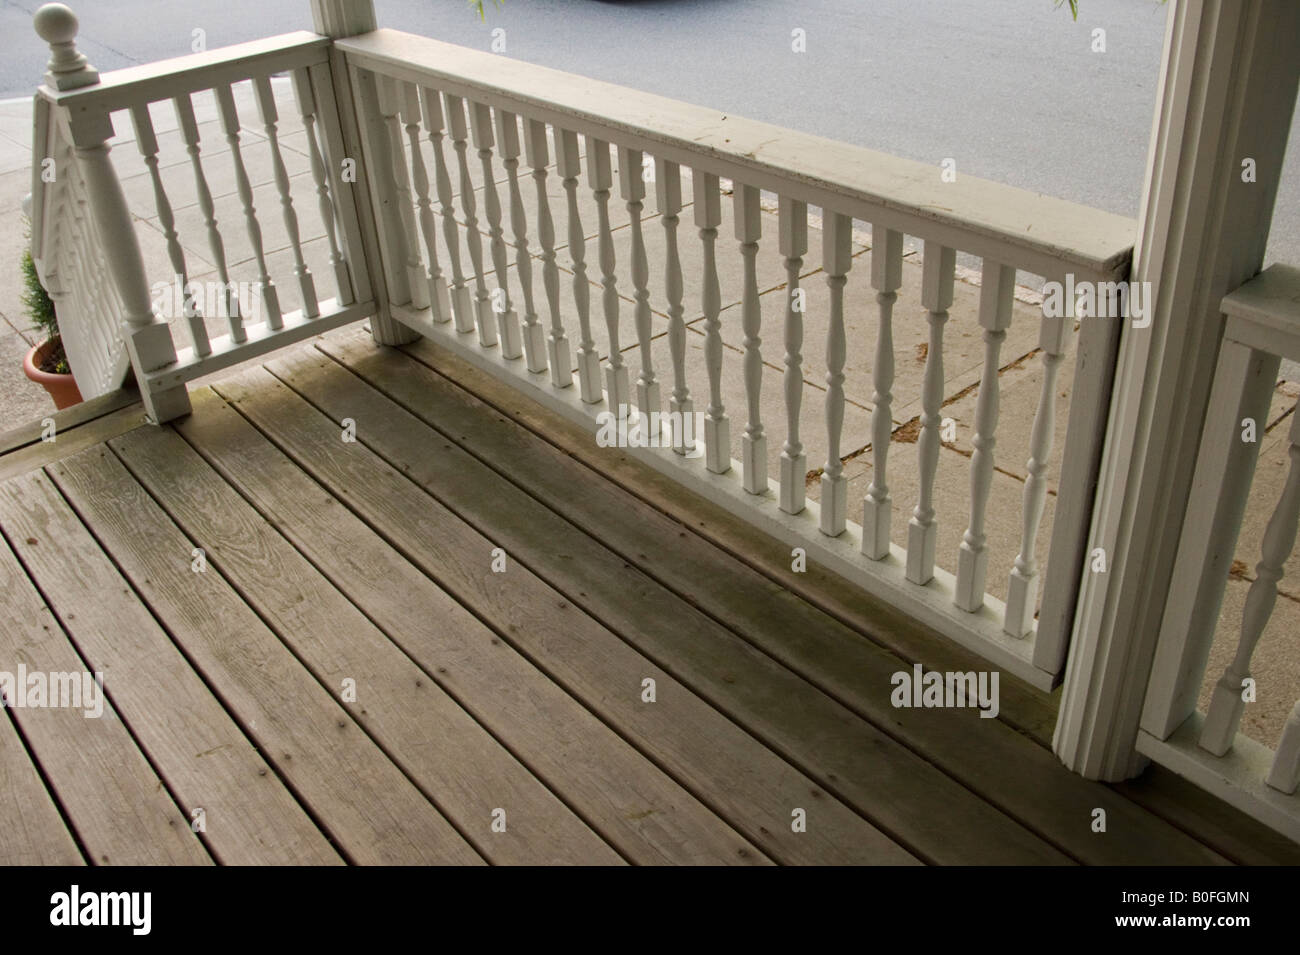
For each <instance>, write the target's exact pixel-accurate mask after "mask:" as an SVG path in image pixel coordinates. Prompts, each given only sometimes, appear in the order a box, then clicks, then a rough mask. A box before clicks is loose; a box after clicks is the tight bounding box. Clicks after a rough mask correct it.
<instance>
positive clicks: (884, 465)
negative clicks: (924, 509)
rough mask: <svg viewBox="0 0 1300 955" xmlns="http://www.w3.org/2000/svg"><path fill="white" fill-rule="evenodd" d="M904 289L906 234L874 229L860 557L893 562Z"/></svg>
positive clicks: (872, 239)
mask: <svg viewBox="0 0 1300 955" xmlns="http://www.w3.org/2000/svg"><path fill="white" fill-rule="evenodd" d="M902 284H903V234H902V233H901V232H895V231H893V230H892V229H885V228H882V227H881V226H879V225H873V226H872V227H871V286H872V288H874V289H875V290H876V309H877V312H878V314H879V318H880V323H879V327H878V329H877V331H876V359H875V364H874V366H873V367H872V369H871V386H872V395H871V404H872V407H871V484H870V485H869V486H868V487H867V496H866V497H865V498H864V499H863V501H862V553H863V554H865V555H866V556H868V557H870V558H871V559H872V560H880V559H882V558H884V557H888V556H889V535H890V530H891V528H890V524H891V520H892V517H893V507H894V502H893V500H892V499H891V498H890V496H889V470H888V467H889V442H890V440H891V438H892V435H893V433H894V395H893V387H894V302H895V301H897V299H898V287H899V286H900V285H902Z"/></svg>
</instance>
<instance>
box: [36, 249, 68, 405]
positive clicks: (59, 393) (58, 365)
mask: <svg viewBox="0 0 1300 955" xmlns="http://www.w3.org/2000/svg"><path fill="white" fill-rule="evenodd" d="M22 272H23V294H22V303H23V309H24V310H25V311H26V312H27V317H28V318H30V319H31V321H32V329H33V330H34V331H36V332H39V333H40V341H38V342H37V343H36V344H35V345H33V346H32V349H31V350H30V351H29V352H28V353H27V354H26V355H25V356H24V357H23V373H24V374H26V375H27V377H28V378H30V379H31V380H32V381H34V382H36V383H37V384H38V385H41V386H42V387H44V389H45V390H46V391H47V392H49V395H50V398H51V399H52V400H53V401H54V407H56V408H60V409H61V408H67V407H70V406H71V405H75V404H77V403H79V402H80V401H81V392H80V391H78V390H77V383H76V381H74V380H73V378H72V369H70V368H69V367H68V357H67V355H66V354H64V351H63V340H62V338H61V337H60V336H59V318H58V315H57V314H56V313H55V310H54V300H53V299H52V298H50V294H49V293H48V292H47V291H45V286H43V285H41V277H40V276H39V275H37V274H36V263H35V261H33V259H32V251H31V249H30V248H26V247H24V248H23V257H22Z"/></svg>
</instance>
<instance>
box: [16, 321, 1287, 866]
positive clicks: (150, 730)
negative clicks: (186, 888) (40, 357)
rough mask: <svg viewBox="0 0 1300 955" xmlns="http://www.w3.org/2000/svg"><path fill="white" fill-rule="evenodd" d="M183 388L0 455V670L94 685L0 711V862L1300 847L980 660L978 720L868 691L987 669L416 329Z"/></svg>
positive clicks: (1160, 859)
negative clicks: (1059, 738)
mask: <svg viewBox="0 0 1300 955" xmlns="http://www.w3.org/2000/svg"><path fill="white" fill-rule="evenodd" d="M193 400H194V414H193V415H192V416H190V417H189V418H187V419H184V420H182V421H179V422H177V423H176V424H175V426H165V427H152V426H147V425H145V426H142V425H141V421H140V410H139V406H138V405H127V406H125V407H118V408H115V407H114V405H115V404H117V405H121V404H122V403H123V401H122V400H117V401H114V402H108V403H105V402H102V401H101V402H100V403H99V404H98V405H96V406H92V407H90V408H84V409H81V410H79V411H76V412H74V413H73V414H71V415H70V416H65V417H64V418H63V419H62V421H61V424H60V431H59V433H58V436H57V440H55V441H54V442H53V443H47V442H41V441H40V440H39V437H38V436H36V434H35V432H33V431H30V430H28V431H24V432H21V433H19V434H17V435H11V436H10V437H9V439H8V442H7V443H8V445H9V447H8V448H7V449H6V453H4V454H3V456H0V477H3V478H4V479H5V480H4V481H3V483H2V484H0V528H2V529H3V537H4V541H3V543H0V617H2V619H0V671H7V672H16V671H17V668H18V666H19V665H20V664H22V665H24V666H25V667H26V669H27V672H28V673H32V672H40V673H51V672H81V671H87V670H89V671H101V672H102V673H103V674H104V677H103V681H104V691H105V695H106V697H107V702H106V704H105V707H104V712H103V716H102V717H101V718H98V719H88V718H85V716H84V715H83V713H82V711H80V710H77V709H73V708H68V707H63V708H56V707H47V708H10V709H8V710H6V711H5V713H4V714H3V716H0V769H2V770H3V773H2V775H3V779H4V785H3V786H0V861H2V862H6V863H70V864H77V863H82V862H87V863H92V864H102V863H117V864H132V863H143V864H149V863H186V864H189V863H194V864H206V863H211V862H217V863H250V864H267V863H343V862H347V863H461V864H477V863H482V862H488V863H493V864H509V863H597V864H603V863H608V864H619V863H623V862H631V863H638V864H645V863H649V864H654V863H687V864H692V863H727V864H750V865H754V864H768V863H792V864H798V863H828V864H834V863H882V864H911V863H916V862H924V863H957V864H961V863H994V864H1010V863H1027V864H1068V863H1073V862H1085V863H1148V864H1215V863H1224V862H1249V863H1259V862H1288V863H1295V862H1297V861H1300V851H1297V847H1296V846H1294V845H1293V844H1291V843H1289V842H1287V841H1286V840H1284V839H1281V838H1280V837H1277V836H1274V835H1273V834H1272V833H1270V832H1268V831H1267V830H1264V829H1263V828H1262V827H1260V826H1258V825H1257V824H1255V823H1253V822H1251V821H1250V820H1247V819H1246V818H1245V817H1243V816H1240V815H1239V814H1236V813H1235V812H1234V811H1232V810H1230V809H1227V808H1226V807H1224V806H1222V805H1220V804H1219V803H1217V802H1215V801H1214V800H1211V799H1209V798H1208V797H1205V796H1203V795H1201V794H1200V793H1199V792H1198V791H1195V790H1192V789H1190V788H1189V787H1187V786H1186V785H1184V784H1182V783H1181V781H1179V780H1177V779H1176V778H1174V777H1172V776H1169V775H1168V774H1160V773H1156V774H1154V775H1152V776H1150V777H1148V778H1144V779H1143V780H1142V781H1140V782H1137V783H1131V784H1127V785H1125V786H1121V787H1110V786H1104V785H1100V784H1096V783H1090V782H1087V781H1085V780H1082V779H1079V778H1078V777H1075V776H1072V775H1071V774H1069V773H1068V772H1066V771H1065V770H1064V769H1063V768H1062V767H1061V766H1060V765H1059V764H1058V763H1057V761H1056V759H1055V757H1053V755H1052V754H1051V752H1050V749H1049V748H1048V746H1047V745H1046V742H1047V740H1048V739H1050V733H1051V723H1052V715H1053V712H1054V701H1053V699H1052V698H1049V697H1048V696H1046V695H1044V694H1040V693H1038V692H1037V691H1034V690H1032V689H1030V688H1028V687H1027V686H1025V685H1023V684H1019V683H1018V682H1016V681H1015V680H1014V679H1013V678H1011V677H1009V676H1008V675H1006V674H1003V675H1002V683H1001V713H1000V715H999V718H998V719H980V718H979V717H978V715H977V712H976V711H975V710H970V709H967V710H952V709H930V710H926V709H895V708H893V707H892V706H891V705H890V702H889V696H890V692H891V690H892V685H891V682H890V677H891V675H892V674H893V673H895V672H897V671H899V670H909V669H910V667H911V664H912V663H913V662H914V661H916V662H922V663H923V664H924V665H925V666H926V667H927V668H929V669H950V670H951V669H959V670H979V669H984V667H983V666H981V664H980V663H979V661H977V660H975V659H974V658H972V657H970V656H967V655H965V654H964V652H963V651H960V650H959V649H957V648H954V647H952V646H950V645H948V644H946V643H944V642H943V641H941V640H938V639H937V638H934V637H932V636H931V635H929V634H928V633H925V632H922V631H920V630H918V629H917V628H916V627H915V626H913V625H911V624H910V623H909V622H908V621H906V620H900V619H898V618H897V617H895V616H894V615H891V614H890V613H889V612H888V611H887V610H884V609H882V608H880V607H878V606H875V605H872V604H870V603H868V602H866V601H865V600H864V599H863V598H861V597H860V596H858V595H856V594H854V593H853V592H852V590H851V589H850V588H848V587H847V586H846V585H843V584H841V583H839V582H837V581H836V580H835V579H833V578H830V577H829V576H828V575H825V574H823V573H821V572H820V571H819V570H818V569H817V568H810V570H809V572H808V573H807V574H799V575H795V574H792V573H790V569H789V553H788V551H787V550H785V549H784V548H782V547H781V546H780V545H778V544H776V543H775V542H772V541H769V540H766V539H765V538H762V537H760V536H758V535H757V534H756V533H755V532H753V531H751V530H749V529H748V528H746V527H744V526H743V525H740V524H739V523H738V522H735V521H733V520H731V519H729V518H727V517H725V516H723V515H722V514H721V512H720V511H718V510H717V509H715V508H712V506H711V505H708V504H706V503H704V502H701V501H698V500H695V499H693V498H689V497H688V496H687V495H686V494H685V493H684V492H681V491H677V490H675V489H674V488H673V487H671V486H670V485H668V484H667V483H666V482H665V481H664V480H663V479H662V478H660V477H658V476H657V475H655V474H654V473H653V472H651V471H650V470H649V469H648V468H644V467H642V466H640V465H638V464H636V463H635V462H632V461H630V460H627V459H626V458H624V457H623V456H622V455H621V454H619V453H618V452H616V451H613V450H607V449H599V448H597V447H596V446H595V442H594V440H593V436H592V435H591V434H590V433H586V434H584V433H582V432H581V431H579V430H578V429H576V428H574V427H572V426H570V425H567V424H565V423H563V422H561V421H559V420H558V419H555V418H553V417H551V416H549V415H547V414H546V413H545V412H543V411H541V410H539V409H537V408H535V407H532V406H528V405H526V402H525V400H524V399H522V398H516V397H515V396H514V395H512V394H511V393H509V392H507V391H506V390H504V389H503V388H502V387H501V386H499V385H496V384H495V383H493V382H491V381H489V380H488V379H486V378H484V377H483V376H481V375H480V374H478V373H477V372H475V371H473V370H471V369H469V368H468V367H467V366H464V365H463V364H460V363H458V362H457V361H456V360H455V359H453V358H451V357H450V356H448V355H447V354H446V353H444V352H442V351H440V350H439V349H437V348H436V347H434V346H432V345H431V344H428V343H423V342H422V343H418V344H416V345H412V346H408V347H407V348H405V349H402V350H396V349H380V348H377V347H375V346H374V345H372V344H371V343H370V339H369V336H368V334H367V333H366V331H365V330H364V329H361V328H352V329H345V330H342V331H340V332H338V333H334V334H332V335H329V336H326V337H324V338H322V339H318V340H316V341H314V342H312V343H309V345H307V346H303V347H299V348H297V349H296V350H293V351H291V352H288V353H281V354H280V355H277V356H273V358H272V359H271V360H268V361H267V362H266V364H265V366H258V367H253V368H251V369H248V370H245V371H243V372H240V373H238V374H235V375H233V376H231V377H229V378H227V379H225V380H224V381H222V382H220V383H217V384H215V385H213V386H212V387H210V388H199V389H195V391H194V393H193ZM345 419H352V421H353V422H354V423H355V436H356V439H355V441H350V442H349V441H344V440H343V431H344V428H345ZM592 465H599V466H600V471H599V472H598V471H596V470H594V469H593V467H592ZM633 492H635V493H633ZM199 548H201V549H202V555H201V559H200V556H199V555H198V553H197V550H196V549H199ZM496 548H500V549H501V550H500V551H496V552H495V554H494V551H495V549H496ZM502 557H504V572H498V571H500V570H501V566H502V565H501V560H500V558H502ZM494 562H495V563H496V568H495V569H494ZM646 680H653V681H654V698H653V702H651V701H649V699H648V692H647V690H646V689H645V687H646V683H645V681H646ZM1097 808H1101V809H1104V810H1105V812H1106V831H1105V832H1104V833H1098V832H1094V831H1093V827H1092V823H1093V818H1094V810H1095V809H1097ZM197 810H202V812H201V813H198V812H197ZM797 810H803V815H804V817H805V818H806V831H795V827H793V826H792V822H793V821H794V819H795V817H796V816H797V815H798V813H797ZM196 820H201V822H202V825H201V826H199V825H198V824H197V823H196ZM501 828H504V831H497V830H499V829H501ZM196 829H201V830H202V831H195V830H196Z"/></svg>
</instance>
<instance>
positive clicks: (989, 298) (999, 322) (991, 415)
mask: <svg viewBox="0 0 1300 955" xmlns="http://www.w3.org/2000/svg"><path fill="white" fill-rule="evenodd" d="M982 283H983V284H982V287H981V288H980V325H981V326H983V328H984V368H983V371H982V373H981V375H980V389H979V400H978V401H977V402H976V404H975V437H974V438H973V439H972V441H971V443H972V444H974V445H975V453H974V454H973V455H972V456H971V463H970V498H971V500H970V524H969V526H967V528H966V533H965V534H963V535H962V541H961V546H960V547H959V548H958V551H957V592H956V594H955V595H954V596H953V603H954V604H956V605H957V607H959V608H960V609H962V610H965V611H968V612H972V613H973V612H974V611H976V610H978V609H979V608H980V607H982V606H984V589H985V583H986V581H987V578H988V566H989V555H988V549H987V535H986V534H985V533H984V515H985V511H986V510H987V508H988V502H989V493H990V492H991V491H992V489H993V446H994V445H995V444H996V437H995V432H996V430H997V426H998V371H999V355H1000V353H1001V350H1002V341H1003V339H1005V338H1006V337H1007V328H1008V327H1010V325H1011V303H1012V295H1013V293H1014V292H1015V283H1016V270H1015V269H1013V268H1009V267H1008V266H1005V265H999V264H998V263H996V262H990V261H988V260H987V259H986V260H985V261H984V272H983V278H982Z"/></svg>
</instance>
